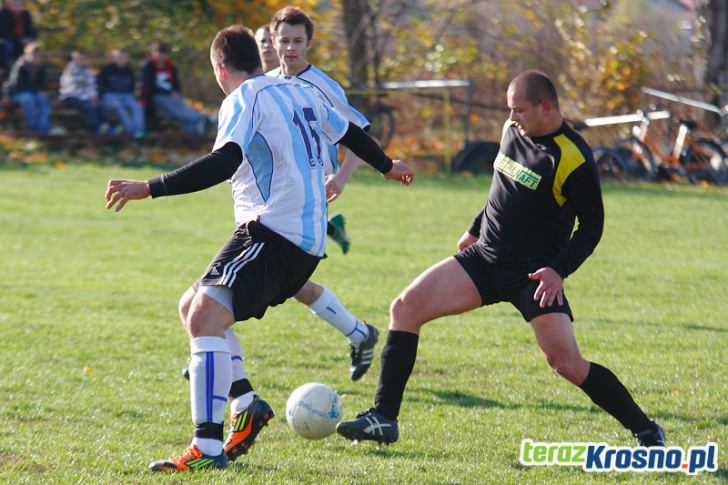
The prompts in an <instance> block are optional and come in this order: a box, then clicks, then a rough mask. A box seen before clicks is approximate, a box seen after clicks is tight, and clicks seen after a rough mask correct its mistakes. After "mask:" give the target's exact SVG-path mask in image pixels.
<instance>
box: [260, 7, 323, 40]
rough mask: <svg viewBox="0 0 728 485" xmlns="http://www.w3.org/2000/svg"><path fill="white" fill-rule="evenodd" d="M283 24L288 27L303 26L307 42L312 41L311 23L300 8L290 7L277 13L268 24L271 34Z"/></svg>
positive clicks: (309, 18)
mask: <svg viewBox="0 0 728 485" xmlns="http://www.w3.org/2000/svg"><path fill="white" fill-rule="evenodd" d="M284 23H285V24H288V25H303V26H304V27H306V36H307V37H308V40H311V39H313V21H311V17H309V16H308V15H306V12H304V11H303V10H301V9H300V8H298V7H293V6H291V7H286V8H284V9H281V10H279V11H277V12H276V14H275V15H274V16H273V20H272V21H271V23H270V25H271V26H272V28H271V32H273V33H275V32H276V31H277V30H278V26H279V25H280V24H284Z"/></svg>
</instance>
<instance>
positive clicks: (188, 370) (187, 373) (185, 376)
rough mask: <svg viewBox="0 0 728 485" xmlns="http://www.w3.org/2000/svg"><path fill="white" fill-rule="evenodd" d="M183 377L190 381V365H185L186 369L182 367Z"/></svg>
mask: <svg viewBox="0 0 728 485" xmlns="http://www.w3.org/2000/svg"><path fill="white" fill-rule="evenodd" d="M182 377H184V378H185V379H187V380H188V381H189V380H190V368H189V367H185V368H184V369H182Z"/></svg>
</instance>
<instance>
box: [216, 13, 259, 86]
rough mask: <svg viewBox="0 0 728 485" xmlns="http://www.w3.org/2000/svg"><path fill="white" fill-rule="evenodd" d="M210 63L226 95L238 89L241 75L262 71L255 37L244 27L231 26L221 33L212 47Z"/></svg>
mask: <svg viewBox="0 0 728 485" xmlns="http://www.w3.org/2000/svg"><path fill="white" fill-rule="evenodd" d="M210 62H211V63H212V68H213V70H214V71H215V79H217V83H218V85H219V86H220V88H221V89H222V90H223V92H224V93H225V94H230V92H231V91H232V90H233V89H235V88H237V87H238V85H239V84H240V83H239V82H236V80H237V79H239V78H240V75H241V74H243V75H245V76H250V75H252V74H255V73H257V72H259V71H260V54H259V53H258V45H257V44H256V42H255V36H254V35H253V32H251V31H250V29H248V28H246V27H243V26H242V25H231V26H230V27H226V28H224V29H222V30H221V31H219V32H218V33H217V35H215V38H214V39H213V40H212V45H211V46H210Z"/></svg>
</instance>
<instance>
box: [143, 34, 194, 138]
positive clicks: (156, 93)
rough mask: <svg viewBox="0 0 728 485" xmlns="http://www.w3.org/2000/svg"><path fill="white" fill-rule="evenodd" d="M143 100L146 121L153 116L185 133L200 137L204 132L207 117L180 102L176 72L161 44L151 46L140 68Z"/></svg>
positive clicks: (166, 47) (163, 45) (152, 118)
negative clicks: (167, 120)
mask: <svg viewBox="0 0 728 485" xmlns="http://www.w3.org/2000/svg"><path fill="white" fill-rule="evenodd" d="M142 99H143V101H144V108H145V109H146V111H147V119H148V120H154V118H155V116H156V115H163V116H169V117H171V118H174V119H175V120H177V121H178V122H179V124H180V127H181V128H182V129H183V130H184V131H186V132H187V133H192V134H196V135H202V134H204V133H205V131H206V130H207V121H208V120H207V117H206V116H205V115H203V114H201V113H198V112H197V111H195V110H194V109H192V108H191V107H190V106H188V105H187V103H185V101H184V99H182V95H181V94H180V83H179V77H178V76H177V69H176V68H175V67H174V64H173V63H172V60H171V59H170V57H169V47H168V46H167V45H166V44H164V43H162V42H157V43H155V44H154V46H153V47H152V56H151V57H150V58H149V59H148V60H147V62H145V63H144V66H142Z"/></svg>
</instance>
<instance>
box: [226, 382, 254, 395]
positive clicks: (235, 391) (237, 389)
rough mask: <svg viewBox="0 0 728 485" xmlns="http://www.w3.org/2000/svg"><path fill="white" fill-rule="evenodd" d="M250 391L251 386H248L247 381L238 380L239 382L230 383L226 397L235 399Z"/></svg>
mask: <svg viewBox="0 0 728 485" xmlns="http://www.w3.org/2000/svg"><path fill="white" fill-rule="evenodd" d="M252 390H253V386H252V385H251V384H250V381H249V380H248V379H240V380H239V381H235V382H233V383H232V385H231V386H230V393H229V394H228V396H230V399H235V398H236V397H240V396H242V395H243V394H246V393H248V392H250V391H252Z"/></svg>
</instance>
